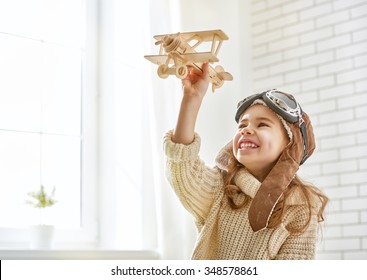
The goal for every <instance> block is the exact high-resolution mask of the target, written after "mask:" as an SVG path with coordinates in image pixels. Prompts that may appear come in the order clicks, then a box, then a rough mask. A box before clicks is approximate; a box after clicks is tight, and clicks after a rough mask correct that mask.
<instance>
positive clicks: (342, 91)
mask: <svg viewBox="0 0 367 280" xmlns="http://www.w3.org/2000/svg"><path fill="white" fill-rule="evenodd" d="M353 93H354V86H353V84H352V83H350V84H343V85H340V86H336V87H330V88H325V89H320V90H319V97H320V100H325V99H330V98H338V97H341V96H347V95H350V94H353Z"/></svg>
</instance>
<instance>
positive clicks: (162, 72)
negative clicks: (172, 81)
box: [157, 64, 169, 79]
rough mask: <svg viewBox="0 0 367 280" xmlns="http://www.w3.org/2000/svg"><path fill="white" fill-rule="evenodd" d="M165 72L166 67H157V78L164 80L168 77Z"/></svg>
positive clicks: (164, 65) (163, 65) (162, 65)
mask: <svg viewBox="0 0 367 280" xmlns="http://www.w3.org/2000/svg"><path fill="white" fill-rule="evenodd" d="M167 70H168V67H167V65H166V64H161V65H159V67H158V69H157V73H158V76H159V77H160V78H162V79H166V78H167V77H168V76H169V74H167Z"/></svg>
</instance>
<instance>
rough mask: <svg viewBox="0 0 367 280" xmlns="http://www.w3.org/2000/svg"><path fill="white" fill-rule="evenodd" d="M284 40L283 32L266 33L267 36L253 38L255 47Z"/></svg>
mask: <svg viewBox="0 0 367 280" xmlns="http://www.w3.org/2000/svg"><path fill="white" fill-rule="evenodd" d="M280 38H282V31H281V30H274V31H271V32H266V33H265V34H261V35H257V36H253V37H252V43H253V46H258V45H262V44H267V43H269V42H273V41H276V40H279V39H280Z"/></svg>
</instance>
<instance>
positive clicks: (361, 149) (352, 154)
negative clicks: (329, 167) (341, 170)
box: [339, 145, 367, 159]
mask: <svg viewBox="0 0 367 280" xmlns="http://www.w3.org/2000/svg"><path fill="white" fill-rule="evenodd" d="M339 155H340V159H350V158H355V159H357V158H363V157H367V145H358V146H354V147H350V148H344V147H343V148H342V149H340V151H339Z"/></svg>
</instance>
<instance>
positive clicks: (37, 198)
mask: <svg viewBox="0 0 367 280" xmlns="http://www.w3.org/2000/svg"><path fill="white" fill-rule="evenodd" d="M55 190H56V189H55V187H54V188H53V190H52V192H51V194H50V195H48V194H47V193H46V192H45V188H44V186H43V185H41V187H40V190H39V191H38V192H29V193H28V196H29V197H30V198H31V199H29V200H27V201H26V203H27V204H30V205H32V206H34V207H36V208H46V207H51V206H52V205H54V204H55V203H56V202H57V201H56V200H55V199H54V197H55Z"/></svg>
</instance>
